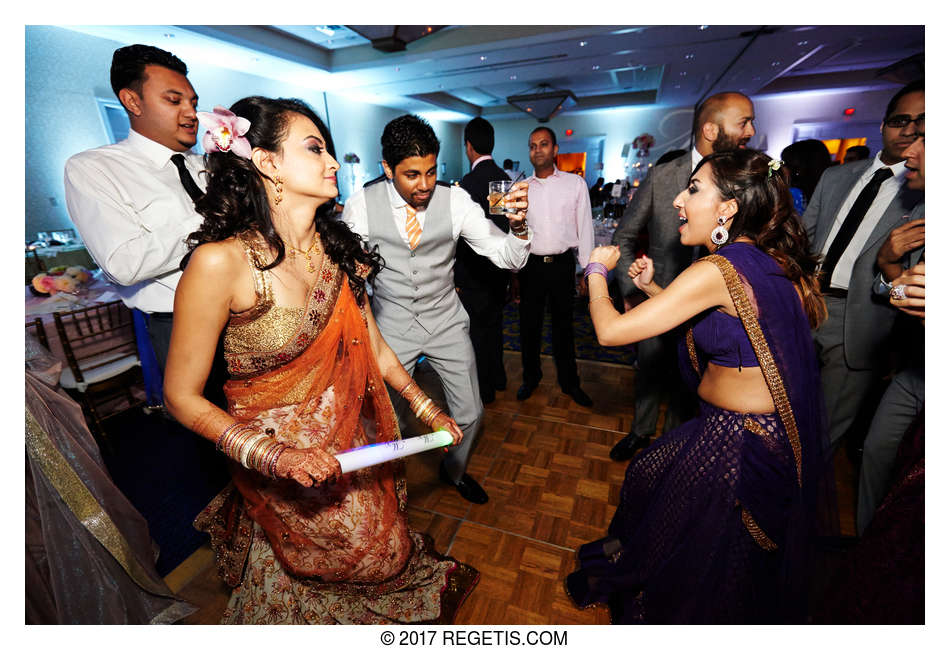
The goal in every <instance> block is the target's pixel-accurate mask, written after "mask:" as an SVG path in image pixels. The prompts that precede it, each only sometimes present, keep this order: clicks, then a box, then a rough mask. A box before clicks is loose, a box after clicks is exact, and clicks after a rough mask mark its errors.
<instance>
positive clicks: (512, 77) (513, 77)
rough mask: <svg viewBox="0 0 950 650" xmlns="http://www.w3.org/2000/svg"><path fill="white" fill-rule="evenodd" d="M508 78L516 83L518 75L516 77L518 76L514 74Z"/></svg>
mask: <svg viewBox="0 0 950 650" xmlns="http://www.w3.org/2000/svg"><path fill="white" fill-rule="evenodd" d="M508 78H509V79H511V80H512V81H514V80H515V79H517V78H518V75H516V74H513V75H511V76H510V77H508Z"/></svg>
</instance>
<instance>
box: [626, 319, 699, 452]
mask: <svg viewBox="0 0 950 650" xmlns="http://www.w3.org/2000/svg"><path fill="white" fill-rule="evenodd" d="M676 339H677V334H676V333H674V332H667V333H665V334H662V335H660V336H654V337H652V338H648V339H644V340H642V341H640V342H639V343H637V372H636V374H635V375H634V379H633V385H634V388H633V391H634V400H635V407H636V410H635V412H634V421H633V427H632V428H631V430H630V433H631V434H633V435H635V436H641V437H642V436H647V437H649V436H652V435H653V434H654V433H655V432H656V423H657V420H658V419H659V416H660V402H661V401H662V399H663V397H664V395H666V396H668V397H669V401H668V403H667V407H666V418H665V419H664V420H663V433H666V432H667V431H670V430H672V429H673V428H675V427H677V426H679V425H680V424H682V423H683V422H685V421H686V420H688V419H689V418H690V417H692V415H693V412H694V411H695V398H694V397H693V395H692V393H691V392H690V391H689V390H688V389H687V388H686V386H685V385H684V384H683V382H682V379H681V378H680V375H679V365H678V363H677V359H676V345H677V340H676Z"/></svg>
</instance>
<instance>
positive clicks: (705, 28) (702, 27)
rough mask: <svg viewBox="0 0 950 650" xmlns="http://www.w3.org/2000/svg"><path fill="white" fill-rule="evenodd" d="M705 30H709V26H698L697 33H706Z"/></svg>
mask: <svg viewBox="0 0 950 650" xmlns="http://www.w3.org/2000/svg"><path fill="white" fill-rule="evenodd" d="M707 29H709V25H700V26H699V31H701V32H702V31H706V30H707Z"/></svg>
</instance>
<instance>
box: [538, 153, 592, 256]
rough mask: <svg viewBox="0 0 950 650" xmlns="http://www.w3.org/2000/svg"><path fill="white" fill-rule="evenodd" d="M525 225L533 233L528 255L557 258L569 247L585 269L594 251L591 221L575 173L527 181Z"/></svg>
mask: <svg viewBox="0 0 950 650" xmlns="http://www.w3.org/2000/svg"><path fill="white" fill-rule="evenodd" d="M528 225H529V226H531V229H532V230H533V231H534V236H533V238H532V240H531V254H532V255H557V254H558V253H563V252H564V251H566V250H567V249H569V248H573V249H575V250H576V251H577V261H578V262H579V263H580V264H581V266H586V265H587V262H588V260H589V259H590V252H591V251H592V250H593V249H594V222H593V217H592V216H591V212H590V194H589V193H588V191H587V183H585V182H584V179H583V178H581V177H580V176H578V175H577V174H569V173H567V172H562V171H559V170H558V169H557V168H556V167H555V169H554V173H553V174H551V175H550V176H548V177H547V178H538V177H537V175H535V174H532V175H531V177H529V178H528Z"/></svg>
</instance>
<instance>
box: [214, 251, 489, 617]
mask: <svg viewBox="0 0 950 650" xmlns="http://www.w3.org/2000/svg"><path fill="white" fill-rule="evenodd" d="M243 241H244V243H245V247H246V248H247V249H248V254H249V258H252V256H253V255H254V252H253V244H252V242H251V241H250V240H249V239H248V238H245V239H243ZM254 273H255V278H256V282H257V290H258V302H257V305H255V307H253V308H252V309H251V310H249V311H247V312H243V313H241V314H236V315H234V316H233V317H232V319H231V321H230V322H229V324H228V327H227V329H226V331H225V357H226V359H227V362H228V370H229V373H230V375H231V379H230V381H228V382H227V384H226V385H225V393H226V395H227V398H228V408H229V412H230V413H231V414H232V415H233V416H234V417H236V418H238V419H239V420H242V421H250V422H254V423H256V424H258V425H259V426H260V427H261V429H262V430H264V431H265V432H267V433H269V434H271V435H273V436H274V437H275V438H276V439H277V440H279V441H280V442H282V443H284V444H286V445H289V446H293V447H297V448H305V447H319V448H321V449H324V450H325V451H328V452H330V453H338V452H340V451H343V450H346V449H350V448H353V447H358V446H361V445H365V444H367V443H370V442H387V441H391V440H396V439H398V438H399V437H400V433H399V427H398V425H397V422H396V416H395V413H394V411H393V408H392V405H391V403H390V401H389V395H388V393H387V391H386V387H385V384H384V382H383V378H382V376H381V375H380V371H379V367H378V366H377V363H376V359H375V356H374V354H373V351H372V346H371V345H370V341H369V333H368V330H367V327H366V321H365V317H364V315H363V312H362V310H361V309H360V307H359V305H357V303H356V300H355V299H354V297H353V294H352V292H351V290H350V287H349V283H348V282H347V278H346V274H345V273H344V272H343V271H342V270H340V269H339V268H338V267H337V266H336V265H335V264H333V262H332V261H330V260H329V258H328V257H326V256H324V260H323V264H322V267H321V268H320V269H319V270H318V272H317V273H318V277H317V282H316V285H315V286H314V288H313V290H312V291H311V294H310V300H309V304H308V305H307V307H306V308H305V309H297V308H284V307H279V306H277V305H275V304H274V301H273V296H272V292H271V291H270V287H269V278H268V277H267V274H266V273H261V272H260V271H257V270H256V269H255V270H254ZM231 467H232V478H233V486H229V489H227V490H225V491H224V492H223V493H222V494H221V495H219V496H218V497H217V498H216V499H215V500H214V501H213V502H212V503H211V504H210V505H209V506H208V507H207V508H206V509H205V510H204V511H203V512H202V513H201V515H199V517H198V520H197V521H196V526H198V527H199V529H201V530H206V531H207V532H209V533H210V534H211V536H212V545H213V546H214V548H215V551H216V554H217V559H218V564H219V570H220V572H221V573H222V576H223V577H224V578H225V580H226V581H227V582H228V583H229V584H230V585H231V586H233V587H235V589H234V592H233V594H232V597H231V601H230V602H229V604H228V608H227V610H226V611H225V615H224V619H223V621H222V622H224V623H386V622H423V621H429V622H434V623H448V622H451V620H452V619H453V618H454V615H455V611H456V610H457V608H458V607H459V606H460V605H461V603H462V601H463V600H464V598H465V597H466V596H467V595H468V593H469V592H470V591H471V589H472V588H473V587H474V585H475V583H476V582H477V580H478V572H477V571H475V570H474V569H472V568H471V567H468V566H466V565H463V564H460V563H458V562H456V561H454V560H452V559H451V558H445V557H442V556H440V555H438V554H436V553H435V552H434V551H433V550H432V542H431V540H430V539H428V538H427V537H424V536H422V535H419V534H417V533H414V532H412V531H410V530H409V526H408V521H407V516H406V489H405V481H404V478H403V477H402V464H401V463H399V462H390V463H386V464H383V465H377V466H375V467H370V468H366V469H363V470H359V471H356V472H352V473H349V474H345V475H343V476H342V477H340V478H339V479H337V480H336V481H335V482H333V483H326V484H321V485H318V486H315V487H311V488H305V487H303V486H301V485H299V484H297V483H296V482H294V481H291V480H276V481H275V480H271V479H269V478H267V477H265V476H263V475H261V474H258V473H256V472H253V471H251V470H247V469H245V468H243V467H241V466H240V465H238V464H236V463H232V464H231Z"/></svg>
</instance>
